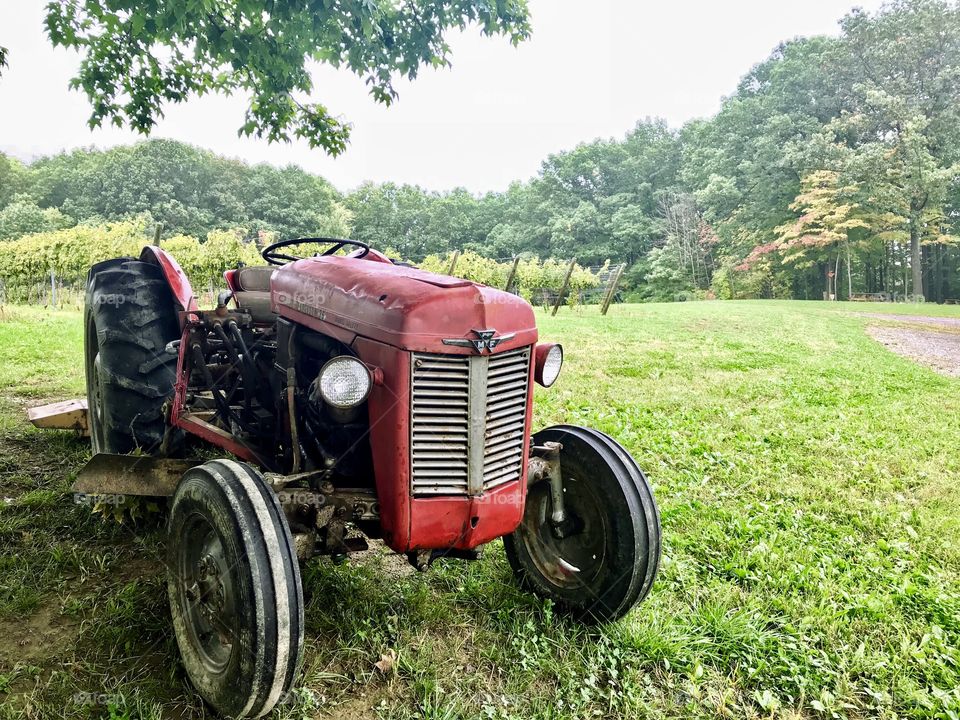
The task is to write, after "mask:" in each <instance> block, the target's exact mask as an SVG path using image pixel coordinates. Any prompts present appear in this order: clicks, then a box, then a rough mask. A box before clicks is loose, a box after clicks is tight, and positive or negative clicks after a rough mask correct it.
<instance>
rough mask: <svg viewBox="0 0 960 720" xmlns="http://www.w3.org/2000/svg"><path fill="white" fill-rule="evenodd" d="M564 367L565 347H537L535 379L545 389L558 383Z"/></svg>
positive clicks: (547, 344)
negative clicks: (561, 369)
mask: <svg viewBox="0 0 960 720" xmlns="http://www.w3.org/2000/svg"><path fill="white" fill-rule="evenodd" d="M562 367H563V346H562V345H558V344H556V343H544V344H542V345H537V351H536V366H535V368H534V379H535V380H536V381H537V382H538V383H540V384H541V385H543V386H544V387H550V386H551V385H553V383H555V382H556V380H557V377H558V376H559V375H560V368H562Z"/></svg>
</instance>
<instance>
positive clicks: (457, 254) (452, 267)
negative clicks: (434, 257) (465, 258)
mask: <svg viewBox="0 0 960 720" xmlns="http://www.w3.org/2000/svg"><path fill="white" fill-rule="evenodd" d="M459 259H460V251H459V250H454V251H453V257H452V258H450V269H449V270H447V275H453V271H454V270H456V269H457V260H459Z"/></svg>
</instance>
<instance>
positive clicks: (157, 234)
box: [153, 223, 163, 247]
mask: <svg viewBox="0 0 960 720" xmlns="http://www.w3.org/2000/svg"><path fill="white" fill-rule="evenodd" d="M161 232H163V224H162V223H157V229H156V230H155V231H154V233H153V244H154V245H156V246H157V247H160V233H161Z"/></svg>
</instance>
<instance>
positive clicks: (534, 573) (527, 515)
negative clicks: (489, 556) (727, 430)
mask: <svg viewBox="0 0 960 720" xmlns="http://www.w3.org/2000/svg"><path fill="white" fill-rule="evenodd" d="M548 442H556V443H560V444H561V445H562V449H561V450H560V469H561V476H562V487H563V503H564V510H565V511H566V515H567V520H566V522H565V523H564V524H563V525H562V526H557V525H556V524H555V523H553V522H552V520H551V514H552V512H553V502H552V500H551V481H550V480H549V479H544V480H542V481H540V482H538V483H536V484H535V485H533V486H531V487H530V488H529V490H528V492H527V500H526V506H525V508H524V514H523V519H522V520H521V522H520V526H519V527H518V528H517V530H516V531H515V532H514V533H513V534H512V535H508V536H506V537H505V538H504V539H503V540H504V548H505V550H506V554H507V559H508V560H509V562H510V566H511V567H512V568H513V572H514V575H515V576H516V577H517V579H518V580H519V582H520V584H521V586H522V587H524V588H526V589H528V590H530V591H532V592H534V593H536V594H538V595H541V596H543V597H546V598H549V599H551V600H553V601H554V602H555V603H556V604H557V606H558V607H559V608H560V609H562V610H565V611H568V612H570V613H571V614H573V615H575V616H577V617H580V618H582V619H585V620H593V621H600V622H607V621H612V620H616V619H618V618H620V617H623V616H624V615H625V614H626V613H627V612H629V610H630V609H631V608H632V607H633V606H634V605H636V604H637V603H638V602H640V601H641V600H643V598H644V597H646V595H647V593H648V592H650V588H651V586H652V585H653V582H654V580H655V579H656V575H657V569H658V567H659V565H660V513H659V511H658V509H657V504H656V501H655V500H654V497H653V491H652V490H651V488H650V484H649V483H648V482H647V479H646V477H645V476H644V474H643V472H641V470H640V468H639V467H637V464H636V462H634V460H633V458H632V457H630V454H629V453H628V452H627V451H626V450H625V449H624V448H623V447H622V446H621V445H620V444H619V443H617V442H616V441H615V440H613V439H612V438H610V437H609V436H607V435H604V434H603V433H601V432H598V431H596V430H591V429H588V428H582V427H577V426H573V425H558V426H556V427H551V428H546V429H545V430H541V431H540V432H538V433H537V434H536V435H534V437H533V443H534V445H535V446H542V445H544V443H548Z"/></svg>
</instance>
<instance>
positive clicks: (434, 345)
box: [77, 238, 660, 717]
mask: <svg viewBox="0 0 960 720" xmlns="http://www.w3.org/2000/svg"><path fill="white" fill-rule="evenodd" d="M310 244H315V245H318V246H319V247H318V248H317V249H318V253H317V254H315V255H313V256H312V257H306V258H301V257H297V256H295V255H294V254H292V253H296V252H303V251H302V250H300V249H299V248H303V247H304V246H307V245H310ZM347 250H349V254H344V253H345V252H346V251H347ZM263 257H264V259H265V260H266V261H267V263H268V265H265V266H262V267H243V268H240V269H237V270H230V271H228V272H227V273H226V274H225V279H226V283H227V286H228V290H226V291H224V292H223V293H221V294H220V296H219V298H218V301H217V305H216V307H215V308H213V309H210V310H201V309H200V308H199V307H198V305H197V301H196V299H195V297H194V295H193V292H192V290H191V287H190V283H189V282H188V280H187V278H186V276H185V275H184V273H183V271H182V270H181V269H180V267H179V265H178V264H177V262H176V261H175V260H174V259H173V258H172V257H171V256H170V255H169V254H167V253H166V252H165V251H164V250H162V249H160V248H159V247H153V246H150V247H147V248H145V249H144V250H143V252H142V254H141V255H140V258H139V259H132V258H118V259H115V260H107V261H105V262H101V263H98V264H97V265H95V266H94V267H93V268H92V269H91V270H90V274H89V279H88V285H87V294H86V312H85V318H84V322H85V359H86V376H87V405H88V413H87V417H86V422H87V425H88V430H89V433H90V435H91V438H92V441H93V450H94V452H95V455H94V457H93V458H92V460H91V461H90V463H89V464H88V466H87V467H86V468H85V469H84V470H83V471H82V472H81V474H80V476H79V478H78V482H77V487H78V488H79V489H81V490H83V491H86V492H89V493H97V494H104V493H111V492H118V491H120V492H123V493H124V494H139V495H153V496H164V495H168V496H172V499H171V501H170V506H169V520H168V532H169V542H168V589H169V598H170V608H171V613H172V617H173V624H174V629H175V634H176V638H177V642H178V644H179V647H180V651H181V654H182V657H183V664H184V666H185V668H186V671H187V674H188V675H189V677H190V679H191V681H192V682H193V684H194V685H195V687H196V688H197V690H198V691H199V692H200V694H201V695H202V696H203V697H204V698H205V699H206V700H207V701H208V702H209V703H210V705H212V706H213V707H214V708H216V709H217V710H218V711H219V712H221V713H222V714H224V715H227V716H230V717H255V716H260V715H263V714H265V713H267V712H269V711H270V710H271V709H272V708H273V707H274V705H275V704H276V703H277V702H278V700H280V699H281V698H282V697H283V696H284V695H285V694H286V693H287V692H288V691H289V690H290V688H291V687H292V686H293V684H294V683H295V681H296V679H297V672H298V668H299V665H300V662H301V657H302V650H301V649H302V644H303V594H302V590H301V585H300V574H299V566H298V563H299V562H300V561H303V560H305V559H307V558H309V557H311V556H313V555H315V554H327V555H331V556H334V557H336V558H343V557H345V556H347V555H348V554H349V553H350V552H352V551H355V550H359V549H364V548H365V547H366V540H365V539H364V538H379V539H382V540H383V542H384V543H385V544H386V545H387V546H388V547H389V548H391V549H392V550H394V551H396V552H398V553H404V554H406V555H407V557H408V558H409V560H410V562H411V563H413V565H414V566H416V567H417V568H418V569H425V568H426V567H427V566H428V565H429V564H430V562H431V561H432V560H434V559H436V558H438V557H442V556H449V557H455V558H464V559H470V558H475V557H476V555H477V548H478V547H480V546H482V545H484V544H486V543H489V542H490V541H492V540H495V539H496V538H503V545H504V549H505V551H506V554H507V558H508V559H509V562H510V565H511V567H512V568H513V571H514V573H515V574H516V577H517V579H518V581H519V582H520V583H521V584H522V586H523V587H525V588H528V589H529V590H531V591H533V592H535V593H538V594H539V595H542V596H544V597H546V598H550V599H551V600H553V601H554V602H555V603H556V604H557V606H559V607H561V608H563V609H565V610H568V611H570V612H572V613H574V614H576V615H578V616H581V617H583V618H585V619H593V620H600V621H607V620H613V619H615V618H619V617H620V616H622V615H624V614H625V613H626V612H627V611H628V610H630V608H632V607H633V606H634V604H636V603H637V602H639V601H640V600H641V599H643V597H644V596H645V595H646V594H647V592H648V591H649V590H650V587H651V585H652V584H653V581H654V578H655V576H656V573H657V567H658V564H659V559H660V523H659V515H658V511H657V506H656V503H655V501H654V497H653V493H652V492H651V489H650V486H649V484H648V483H647V480H646V478H645V477H644V475H643V473H642V472H641V471H640V469H639V468H638V467H637V465H636V463H635V462H634V460H633V459H632V458H631V457H630V455H629V454H628V453H627V452H626V450H624V449H623V447H621V446H620V445H619V444H618V443H617V442H616V441H615V440H613V439H612V438H610V437H608V436H607V435H604V434H603V433H601V432H598V431H596V430H591V429H588V428H582V427H576V426H570V425H561V426H556V427H550V428H546V429H543V430H540V431H538V432H536V433H531V427H530V426H531V416H532V406H533V383H534V382H538V383H540V384H541V385H543V386H544V387H549V386H551V385H552V384H553V383H554V382H555V381H556V379H557V376H558V375H559V373H560V368H561V365H562V363H563V350H562V348H561V346H560V345H557V344H554V343H538V338H537V327H536V323H535V318H534V312H533V309H532V308H531V307H530V305H529V304H528V303H526V302H525V301H524V300H522V299H521V298H518V297H516V296H514V295H511V294H509V293H506V292H502V291H499V290H495V289H493V288H489V287H486V286H483V285H478V284H476V283H473V282H468V281H466V280H461V279H458V278H454V277H448V276H443V275H436V274H433V273H429V272H424V271H422V270H418V269H416V268H413V267H409V266H407V265H404V264H400V263H396V262H393V261H391V260H390V259H389V258H387V257H386V256H384V255H383V254H381V253H379V252H377V251H376V250H373V249H371V248H370V247H369V246H367V245H366V244H364V243H361V242H357V241H353V240H338V239H336V240H335V239H329V238H299V239H296V240H287V241H283V242H278V243H274V244H273V245H270V246H269V247H267V248H266V249H265V250H264V251H263ZM190 438H193V439H195V438H199V439H200V440H202V441H205V442H206V443H208V444H210V445H214V446H216V447H218V448H220V449H221V450H222V451H224V453H225V454H228V455H229V459H228V458H227V457H225V458H224V459H218V460H209V461H207V462H200V461H197V462H193V463H191V462H189V461H184V460H175V459H171V458H176V457H178V456H182V455H183V454H184V453H185V452H186V449H187V448H188V447H190V446H191V445H192V446H195V445H196V443H195V442H191V443H188V439H190ZM131 453H134V454H131Z"/></svg>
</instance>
